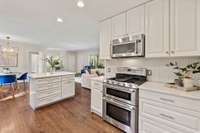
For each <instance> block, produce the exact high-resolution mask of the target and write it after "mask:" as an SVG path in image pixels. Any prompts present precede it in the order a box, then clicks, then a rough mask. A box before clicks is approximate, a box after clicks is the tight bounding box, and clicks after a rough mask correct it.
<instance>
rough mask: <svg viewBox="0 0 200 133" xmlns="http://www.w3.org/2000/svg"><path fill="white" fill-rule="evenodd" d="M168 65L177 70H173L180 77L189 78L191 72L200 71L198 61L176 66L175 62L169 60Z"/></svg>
mask: <svg viewBox="0 0 200 133" xmlns="http://www.w3.org/2000/svg"><path fill="white" fill-rule="evenodd" d="M169 66H172V67H173V68H174V69H175V70H176V71H177V72H174V74H175V75H176V76H177V77H179V78H181V79H183V78H188V79H191V78H192V74H195V73H200V62H195V63H192V64H189V65H187V66H185V67H180V66H178V63H177V62H175V63H172V62H170V63H169Z"/></svg>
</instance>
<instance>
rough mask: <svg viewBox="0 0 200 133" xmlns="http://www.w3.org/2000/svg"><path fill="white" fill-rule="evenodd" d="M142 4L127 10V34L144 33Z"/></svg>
mask: <svg viewBox="0 0 200 133" xmlns="http://www.w3.org/2000/svg"><path fill="white" fill-rule="evenodd" d="M144 23H145V21H144V5H142V6H139V7H136V8H134V9H132V10H130V11H128V12H127V32H128V34H129V35H137V34H144Z"/></svg>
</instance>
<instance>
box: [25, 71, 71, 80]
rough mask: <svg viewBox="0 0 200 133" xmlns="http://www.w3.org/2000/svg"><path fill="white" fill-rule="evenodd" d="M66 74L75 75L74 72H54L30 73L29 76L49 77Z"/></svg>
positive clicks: (34, 77)
mask: <svg viewBox="0 0 200 133" xmlns="http://www.w3.org/2000/svg"><path fill="white" fill-rule="evenodd" d="M64 75H75V73H72V72H54V73H35V74H29V78H33V79H36V78H47V77H56V76H64Z"/></svg>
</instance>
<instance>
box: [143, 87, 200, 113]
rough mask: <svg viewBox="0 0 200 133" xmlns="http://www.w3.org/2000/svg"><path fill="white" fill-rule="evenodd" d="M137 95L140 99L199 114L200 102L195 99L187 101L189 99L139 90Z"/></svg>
mask: <svg viewBox="0 0 200 133" xmlns="http://www.w3.org/2000/svg"><path fill="white" fill-rule="evenodd" d="M139 93H140V98H144V99H150V100H154V101H157V102H161V103H164V104H168V105H173V106H177V107H181V108H185V109H190V110H194V111H197V112H200V102H199V101H198V100H195V99H189V98H184V97H179V96H174V95H168V94H164V93H159V92H152V91H145V90H140V92H139ZM188 93H189V92H188Z"/></svg>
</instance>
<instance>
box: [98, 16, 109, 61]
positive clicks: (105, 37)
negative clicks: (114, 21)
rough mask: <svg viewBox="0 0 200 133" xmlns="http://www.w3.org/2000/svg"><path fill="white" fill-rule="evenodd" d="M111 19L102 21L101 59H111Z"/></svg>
mask: <svg viewBox="0 0 200 133" xmlns="http://www.w3.org/2000/svg"><path fill="white" fill-rule="evenodd" d="M110 42H111V19H108V20H105V21H103V22H101V23H100V47H99V49H100V51H99V53H100V59H110V58H111V57H110Z"/></svg>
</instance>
